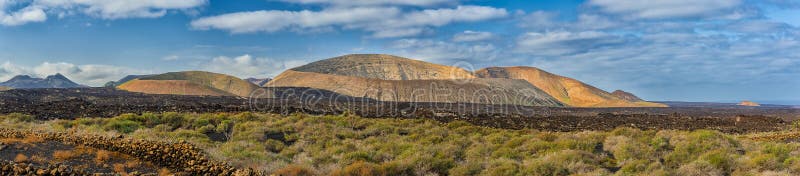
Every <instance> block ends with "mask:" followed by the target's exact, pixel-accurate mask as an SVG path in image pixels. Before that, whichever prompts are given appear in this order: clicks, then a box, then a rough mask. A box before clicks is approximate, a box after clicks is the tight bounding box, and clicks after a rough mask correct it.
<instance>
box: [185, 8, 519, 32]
mask: <svg viewBox="0 0 800 176" xmlns="http://www.w3.org/2000/svg"><path fill="white" fill-rule="evenodd" d="M506 16H508V12H507V11H506V10H505V9H499V8H493V7H484V6H457V7H455V8H442V9H426V10H421V11H408V12H404V11H402V10H401V9H399V8H396V7H349V8H327V9H324V10H321V11H310V10H302V11H284V10H261V11H252V12H236V13H229V14H223V15H218V16H212V17H204V18H200V19H197V20H194V21H192V23H191V26H192V27H193V28H195V29H201V30H208V29H220V30H226V31H230V32H231V33H253V32H276V31H281V30H314V29H320V28H330V27H340V28H342V29H358V30H364V31H369V32H372V33H373V34H372V36H373V37H378V38H386V37H405V36H414V35H419V34H421V33H423V32H424V31H425V28H428V27H439V26H444V25H447V24H451V23H457V22H476V21H484V20H489V19H495V18H502V17H506Z"/></svg>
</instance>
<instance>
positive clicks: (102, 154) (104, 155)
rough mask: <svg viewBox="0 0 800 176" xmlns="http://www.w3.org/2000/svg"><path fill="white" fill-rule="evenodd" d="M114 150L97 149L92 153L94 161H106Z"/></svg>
mask: <svg viewBox="0 0 800 176" xmlns="http://www.w3.org/2000/svg"><path fill="white" fill-rule="evenodd" d="M114 154H115V153H114V152H110V151H108V150H98V151H97V152H96V153H95V155H94V162H95V163H97V164H103V163H106V162H107V161H108V160H110V159H111V158H112V157H113V156H114Z"/></svg>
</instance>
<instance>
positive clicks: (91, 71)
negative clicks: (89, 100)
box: [0, 62, 149, 86]
mask: <svg viewBox="0 0 800 176" xmlns="http://www.w3.org/2000/svg"><path fill="white" fill-rule="evenodd" d="M56 73H61V74H63V75H64V76H66V77H68V78H69V79H71V80H72V81H75V82H76V83H78V84H85V85H90V86H102V85H103V84H105V83H106V82H108V81H116V80H118V79H120V78H122V77H124V76H127V75H130V74H143V73H149V72H144V71H141V70H137V69H131V68H126V67H118V66H111V65H95V64H90V65H75V64H71V63H66V62H52V63H51V62H44V63H42V64H40V65H37V66H34V67H25V66H19V65H15V64H13V63H11V62H5V63H3V65H2V67H0V80H2V81H5V80H8V79H11V78H12V77H14V76H16V75H31V76H35V77H46V76H48V75H54V74H56Z"/></svg>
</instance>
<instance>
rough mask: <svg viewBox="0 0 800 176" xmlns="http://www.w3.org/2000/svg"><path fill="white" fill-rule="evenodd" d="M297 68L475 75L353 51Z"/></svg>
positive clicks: (388, 76)
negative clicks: (352, 52) (353, 52)
mask: <svg viewBox="0 0 800 176" xmlns="http://www.w3.org/2000/svg"><path fill="white" fill-rule="evenodd" d="M292 70H294V71H300V72H314V73H324V74H332V75H341V76H354V77H362V78H375V79H383V80H421V79H469V78H475V76H473V75H472V73H470V72H469V71H467V70H464V69H462V68H459V67H453V66H446V65H439V64H433V63H428V62H424V61H419V60H414V59H408V58H403V57H398V56H393V55H385V54H350V55H344V56H339V57H334V58H330V59H325V60H320V61H316V62H312V63H309V64H307V65H303V66H300V67H297V68H293V69H292Z"/></svg>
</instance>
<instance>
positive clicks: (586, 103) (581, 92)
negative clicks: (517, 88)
mask: <svg viewBox="0 0 800 176" xmlns="http://www.w3.org/2000/svg"><path fill="white" fill-rule="evenodd" d="M475 75H476V76H478V77H481V78H508V79H522V80H526V81H528V82H530V83H531V84H533V85H534V86H536V87H538V88H539V89H541V90H543V91H544V92H547V93H548V94H549V95H550V96H553V97H554V98H556V99H558V100H559V101H561V102H562V103H564V104H567V105H569V106H575V107H666V105H664V104H660V103H652V102H645V101H636V102H632V101H627V100H623V99H620V98H618V97H616V96H614V95H612V94H610V93H608V92H606V91H603V90H600V89H598V88H595V87H593V86H591V85H588V84H585V83H583V82H580V81H578V80H575V79H572V78H568V77H563V76H559V75H556V74H552V73H549V72H546V71H544V70H541V69H538V68H534V67H489V68H484V69H481V70H478V71H476V72H475Z"/></svg>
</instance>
